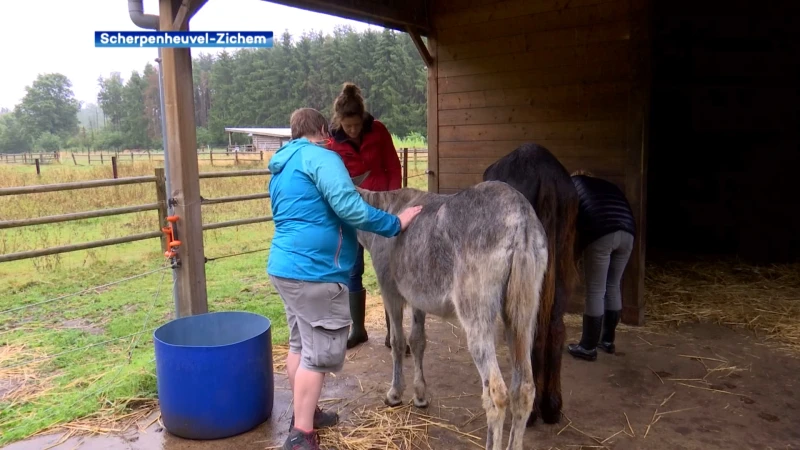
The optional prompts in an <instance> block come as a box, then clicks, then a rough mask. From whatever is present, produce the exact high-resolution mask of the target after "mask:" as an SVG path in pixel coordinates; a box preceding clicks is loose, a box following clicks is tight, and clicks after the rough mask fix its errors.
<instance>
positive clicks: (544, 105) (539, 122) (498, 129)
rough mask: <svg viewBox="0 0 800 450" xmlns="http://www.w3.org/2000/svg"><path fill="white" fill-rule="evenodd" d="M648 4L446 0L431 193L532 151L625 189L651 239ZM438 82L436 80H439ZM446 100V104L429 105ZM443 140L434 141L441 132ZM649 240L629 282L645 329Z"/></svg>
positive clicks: (635, 0) (438, 36) (630, 319)
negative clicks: (527, 145)
mask: <svg viewBox="0 0 800 450" xmlns="http://www.w3.org/2000/svg"><path fill="white" fill-rule="evenodd" d="M648 6H649V2H648V1H647V0H508V1H497V0H437V1H436V2H434V6H433V14H432V21H433V25H434V38H433V42H432V43H431V47H432V51H433V52H434V53H435V54H436V63H435V64H434V67H433V68H432V70H431V78H430V79H429V94H430V95H429V118H428V120H429V127H428V130H429V146H431V147H432V149H431V158H433V159H434V161H432V162H431V170H433V171H434V172H435V173H438V176H431V177H430V178H429V179H430V181H431V182H432V186H431V189H432V190H438V191H439V192H442V193H451V192H456V191H458V190H461V189H463V188H465V187H468V186H470V185H473V184H476V183H478V182H480V181H481V178H482V174H483V171H484V170H485V169H486V167H487V166H488V165H489V164H491V163H492V162H493V161H495V160H497V159H498V158H500V157H502V156H503V155H506V154H507V153H509V152H511V151H512V150H514V149H515V148H516V147H517V146H519V145H520V144H522V143H524V142H536V143H538V144H540V145H544V146H545V147H547V148H548V149H550V150H551V151H552V152H553V153H554V154H555V155H556V157H558V158H559V160H560V161H561V162H562V163H563V164H564V165H565V166H566V168H567V170H569V171H570V172H571V171H573V170H576V169H588V170H590V171H592V172H594V173H595V174H596V175H598V176H601V177H604V178H606V179H609V180H611V181H613V182H615V183H617V184H618V185H619V186H620V187H621V188H623V190H625V192H626V194H627V195H628V197H629V199H630V200H631V203H632V206H633V208H634V214H635V215H636V216H637V222H638V223H639V226H640V229H641V230H644V228H645V221H644V209H645V208H644V204H645V203H644V202H645V192H644V186H645V179H644V175H645V167H646V161H645V155H646V151H645V148H644V145H643V139H644V136H645V130H644V125H645V123H646V104H647V102H648V98H647V93H648V92H649V90H648V88H647V81H648V78H647V77H648V67H649V65H648V64H649V63H648V60H647V57H648V52H649V41H648V39H649V34H648V33H649V23H648V20H649V16H648V14H649V10H648ZM434 81H435V83H434ZM434 99H435V101H436V105H435V108H434V107H430V103H431V102H432V101H433V100H434ZM431 133H435V134H431ZM643 280H644V232H642V233H641V236H640V239H637V242H636V249H635V250H634V254H633V255H632V258H631V263H630V265H629V267H628V271H627V272H626V275H625V283H626V286H625V294H624V296H625V298H626V300H625V312H624V314H623V320H624V321H625V322H627V323H642V321H643V318H644V317H643V314H644V308H642V307H641V306H642V305H643V303H642V301H643V300H642V299H643Z"/></svg>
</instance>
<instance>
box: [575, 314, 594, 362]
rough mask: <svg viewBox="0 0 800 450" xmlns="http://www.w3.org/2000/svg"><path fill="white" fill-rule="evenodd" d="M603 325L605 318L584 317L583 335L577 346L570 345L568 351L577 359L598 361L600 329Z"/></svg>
mask: <svg viewBox="0 0 800 450" xmlns="http://www.w3.org/2000/svg"><path fill="white" fill-rule="evenodd" d="M602 325H603V316H597V317H593V316H587V315H586V314H584V315H583V334H582V335H581V341H580V342H579V343H577V344H569V345H568V346H567V351H568V352H569V354H570V355H572V356H574V357H575V358H581V359H585V360H587V361H594V360H595V359H597V341H599V340H600V329H601V327H602Z"/></svg>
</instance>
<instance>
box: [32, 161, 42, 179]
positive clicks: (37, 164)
mask: <svg viewBox="0 0 800 450" xmlns="http://www.w3.org/2000/svg"><path fill="white" fill-rule="evenodd" d="M34 161H35V162H36V175H39V176H41V175H42V172H41V170H40V169H39V158H36V159H35V160H34Z"/></svg>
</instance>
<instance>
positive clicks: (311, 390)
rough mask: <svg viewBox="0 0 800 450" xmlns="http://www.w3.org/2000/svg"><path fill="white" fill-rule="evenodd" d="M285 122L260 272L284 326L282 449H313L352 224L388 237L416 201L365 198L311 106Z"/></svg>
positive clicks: (334, 367)
mask: <svg viewBox="0 0 800 450" xmlns="http://www.w3.org/2000/svg"><path fill="white" fill-rule="evenodd" d="M290 124H291V128H292V140H291V141H290V142H288V143H287V144H286V145H284V146H283V147H281V148H280V149H279V150H278V151H277V152H276V153H275V156H273V157H272V159H271V160H270V162H269V170H270V171H271V172H272V178H271V179H270V182H269V193H270V198H271V201H272V217H273V221H274V223H275V234H274V237H273V238H272V245H271V249H270V254H269V261H268V263H267V273H268V274H269V276H270V280H271V281H272V284H273V285H274V286H275V289H276V290H277V291H278V294H279V295H280V296H281V299H282V300H283V302H284V307H285V309H286V319H287V324H288V326H289V355H288V356H287V360H286V369H287V373H288V375H289V383H290V385H291V388H292V393H293V396H294V410H295V414H294V416H293V417H292V422H291V425H290V434H289V437H288V438H287V439H286V442H285V443H284V446H283V448H284V449H285V450H308V449H318V448H319V443H318V437H317V434H316V431H315V430H316V429H318V428H324V427H327V426H332V425H335V424H336V423H337V422H338V416H337V415H336V414H335V413H331V412H323V411H322V410H320V409H319V407H317V402H318V401H319V396H320V393H321V391H322V384H323V381H324V379H325V374H326V373H328V372H333V373H335V372H338V371H340V370H341V369H342V366H343V365H344V358H345V352H346V344H347V335H348V332H349V328H350V325H351V323H352V320H351V317H350V303H349V292H348V289H347V282H348V280H349V278H350V271H351V269H352V268H353V264H354V263H355V258H356V250H357V248H358V241H357V239H356V229H360V230H363V231H369V232H371V233H376V234H379V235H381V236H385V237H393V236H396V235H398V234H399V233H400V232H401V231H402V230H405V229H406V227H407V226H408V224H409V223H410V222H411V221H412V220H413V219H414V217H416V215H417V214H419V212H420V210H421V207H413V208H409V209H406V210H405V211H403V212H402V213H400V215H399V216H395V215H392V214H389V213H387V212H384V211H381V210H379V209H376V208H374V207H372V206H370V205H369V204H367V203H366V202H365V201H364V200H363V199H362V198H361V195H360V194H359V193H358V191H356V189H355V186H354V184H353V180H352V179H351V178H350V175H349V173H348V171H347V169H346V168H345V165H344V163H343V162H342V159H341V157H339V155H338V154H336V153H335V152H333V151H331V150H328V149H326V148H325V147H324V146H323V145H324V143H325V141H326V140H327V137H328V136H329V134H328V125H327V120H326V119H325V117H324V116H323V115H322V114H320V113H319V111H316V110H314V109H311V108H303V109H299V110H297V111H295V112H294V113H293V114H292V117H291V120H290Z"/></svg>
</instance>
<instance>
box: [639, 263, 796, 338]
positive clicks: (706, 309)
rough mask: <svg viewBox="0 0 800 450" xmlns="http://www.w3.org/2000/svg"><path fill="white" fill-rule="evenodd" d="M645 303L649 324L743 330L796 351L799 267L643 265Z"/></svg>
mask: <svg viewBox="0 0 800 450" xmlns="http://www.w3.org/2000/svg"><path fill="white" fill-rule="evenodd" d="M645 301H646V302H647V315H648V323H649V324H653V325H662V326H663V325H668V326H677V325H681V324H684V323H692V322H695V323H697V322H706V323H716V324H720V325H725V326H729V327H733V328H744V329H747V330H750V331H752V332H754V333H755V335H756V336H757V337H759V338H762V339H765V340H768V341H772V342H775V343H778V344H780V345H782V346H784V347H785V348H788V349H790V350H793V351H797V352H800V264H786V265H777V266H769V267H756V266H751V265H746V264H743V263H740V262H738V261H701V262H695V263H685V262H681V263H671V264H663V265H648V267H647V273H646V280H645Z"/></svg>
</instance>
